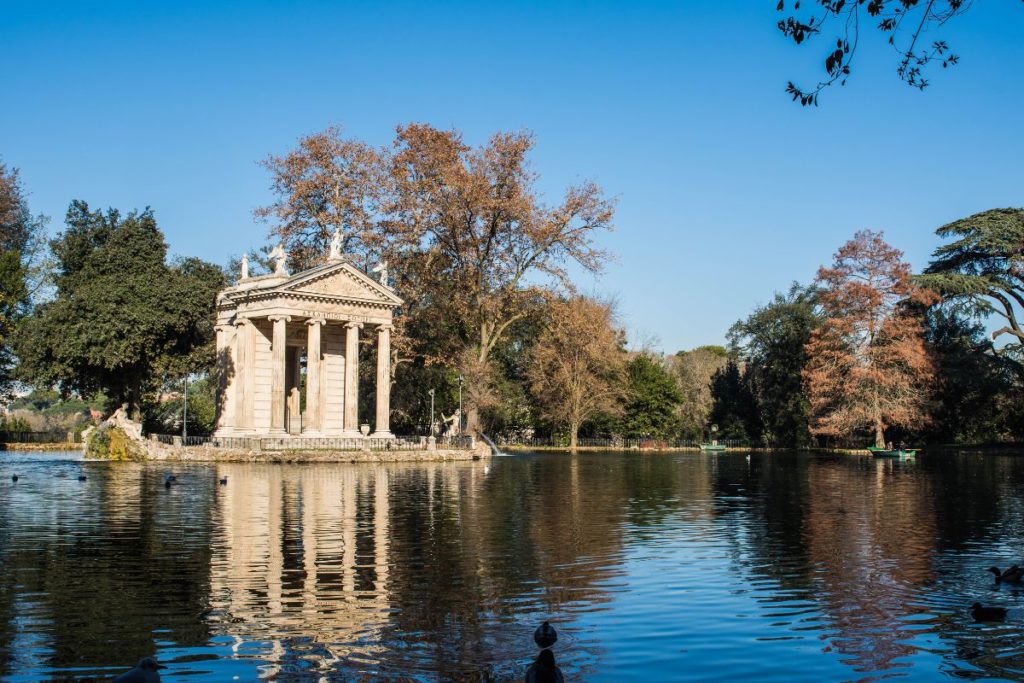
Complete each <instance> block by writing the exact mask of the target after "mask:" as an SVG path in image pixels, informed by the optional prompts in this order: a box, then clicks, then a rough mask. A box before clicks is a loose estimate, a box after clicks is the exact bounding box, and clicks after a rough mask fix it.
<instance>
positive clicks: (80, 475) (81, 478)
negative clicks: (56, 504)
mask: <svg viewBox="0 0 1024 683" xmlns="http://www.w3.org/2000/svg"><path fill="white" fill-rule="evenodd" d="M87 479H88V477H86V476H85V475H84V474H79V475H78V481H86V480H87Z"/></svg>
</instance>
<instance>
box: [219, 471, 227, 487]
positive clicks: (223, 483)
mask: <svg viewBox="0 0 1024 683" xmlns="http://www.w3.org/2000/svg"><path fill="white" fill-rule="evenodd" d="M220 485H221V486H227V485H228V475H226V474H225V475H224V476H223V477H221V478H220Z"/></svg>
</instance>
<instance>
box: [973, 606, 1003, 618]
mask: <svg viewBox="0 0 1024 683" xmlns="http://www.w3.org/2000/svg"><path fill="white" fill-rule="evenodd" d="M971 616H972V617H974V620H975V621H1003V620H1004V619H1006V608H1005V607H982V606H981V603H980V602H976V603H974V604H973V605H971Z"/></svg>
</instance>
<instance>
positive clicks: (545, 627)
mask: <svg viewBox="0 0 1024 683" xmlns="http://www.w3.org/2000/svg"><path fill="white" fill-rule="evenodd" d="M557 641H558V632H557V631H555V628H554V627H553V626H552V625H551V624H549V623H548V622H546V621H545V622H544V623H543V624H541V625H540V626H538V627H537V630H536V631H534V632H533V642H535V643H537V647H541V648H545V647H551V646H552V645H554V644H555V643H556V642H557Z"/></svg>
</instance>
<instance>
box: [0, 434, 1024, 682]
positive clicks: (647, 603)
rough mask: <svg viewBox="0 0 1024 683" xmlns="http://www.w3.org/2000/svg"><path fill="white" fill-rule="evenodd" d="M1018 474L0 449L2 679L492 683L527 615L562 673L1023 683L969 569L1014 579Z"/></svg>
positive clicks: (1020, 650) (818, 463) (696, 461)
mask: <svg viewBox="0 0 1024 683" xmlns="http://www.w3.org/2000/svg"><path fill="white" fill-rule="evenodd" d="M1022 463H1024V460H1018V459H1016V458H1008V457H985V458H978V457H976V456H965V455H957V454H950V455H948V456H935V457H929V458H925V457H922V458H919V459H918V462H917V463H915V464H913V465H912V466H911V465H905V464H903V463H891V462H881V461H876V460H872V459H869V458H859V457H810V456H806V455H795V454H772V455H771V456H766V455H761V454H751V455H750V458H749V460H748V459H747V457H746V455H745V454H739V455H733V454H726V455H720V456H705V455H696V454H685V455H650V456H647V455H636V454H601V455H585V456H584V455H581V456H576V457H569V456H561V455H548V456H529V455H527V456H520V457H509V458H500V459H495V460H493V461H491V462H490V463H459V464H410V465H402V464H393V465H347V464H346V465H333V464H332V465H315V466H302V465H281V466H267V465H250V464H220V465H175V466H174V467H173V468H172V467H169V466H167V465H153V464H150V465H136V464H131V463H96V462H85V461H82V460H81V459H80V457H79V456H78V454H61V455H56V456H54V455H48V454H47V455H39V454H25V453H10V452H7V453H3V454H0V520H2V522H3V523H2V524H0V679H2V680H4V681H15V680H17V681H43V680H52V679H61V678H73V677H80V678H86V677H89V676H100V677H107V676H110V675H111V674H113V673H115V672H117V671H120V670H123V669H125V668H128V667H129V666H131V665H132V664H134V662H135V661H137V660H138V659H139V658H140V657H141V656H144V655H149V654H153V653H156V654H157V655H158V657H159V658H160V660H161V661H163V662H164V663H166V664H168V665H169V667H170V668H169V669H168V674H170V675H169V676H168V678H172V677H174V676H182V677H184V676H186V675H187V676H188V677H189V679H190V680H196V681H224V680H254V679H256V678H269V679H273V680H319V679H320V678H321V677H323V676H327V677H328V678H341V679H346V678H353V679H354V678H358V677H363V678H364V679H367V680H402V679H403V678H404V679H407V680H417V681H420V680H422V681H428V680H430V681H432V680H438V679H441V680H464V679H473V680H494V681H505V680H515V679H516V677H519V676H521V675H522V672H523V670H524V669H525V666H526V664H527V663H528V662H529V660H530V658H531V657H532V656H533V654H534V653H535V648H534V647H533V644H532V637H531V634H532V631H533V629H534V628H535V627H536V625H537V623H539V621H540V620H542V619H550V620H552V622H553V623H554V624H555V625H556V627H557V628H558V629H559V632H560V634H561V636H560V638H559V642H558V644H557V645H556V646H555V653H556V656H557V658H558V660H559V662H560V663H561V665H562V666H563V667H564V669H565V670H566V672H567V673H568V674H569V675H570V677H571V678H572V679H574V680H588V681H591V680H592V681H616V682H619V681H622V682H627V681H650V680H665V681H669V680H680V681H688V680H692V681H703V680H722V679H736V680H759V681H769V682H771V681H794V680H805V681H823V680H836V681H841V680H849V681H875V680H887V679H889V678H897V679H899V680H909V681H927V680H934V679H935V678H936V677H937V676H949V677H957V678H986V677H987V678H991V679H1004V680H1007V679H1008V680H1024V674H1022V673H1021V672H1022V671H1024V642H1022V637H1021V635H1020V631H1021V629H1020V626H1021V624H1022V623H1024V590H1021V589H1020V588H1016V587H1010V586H995V585H993V582H992V577H991V575H990V574H988V573H987V572H986V569H987V568H988V567H989V566H992V565H995V566H1000V567H1002V566H1007V565H1009V564H1012V563H1014V562H1017V563H1020V562H1022V561H1024V532H1022V529H1024V526H1022V522H1024V497H1022V493H1021V492H1022V491H1024V487H1022V486H1021V483H1022V480H1024V464H1022ZM172 471H173V473H174V474H175V475H176V476H177V478H178V482H177V483H176V484H175V485H173V486H172V487H171V488H170V489H167V488H165V486H164V477H165V475H166V474H168V473H170V472H172ZM14 472H17V473H18V474H19V475H21V478H20V480H19V481H18V482H17V483H14V482H11V474H13V473H14ZM83 472H84V473H86V474H87V478H86V481H79V480H78V477H79V474H81V473H83ZM225 475H227V476H228V481H229V484H228V485H227V486H219V484H218V480H219V479H220V477H222V476H225ZM975 600H977V601H980V602H983V603H985V604H993V605H1002V606H1005V607H1008V608H1010V616H1009V618H1008V620H1007V622H1006V623H1004V624H975V623H973V622H972V620H971V618H970V616H969V614H968V609H967V608H968V606H969V605H970V603H971V602H974V601H975Z"/></svg>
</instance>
